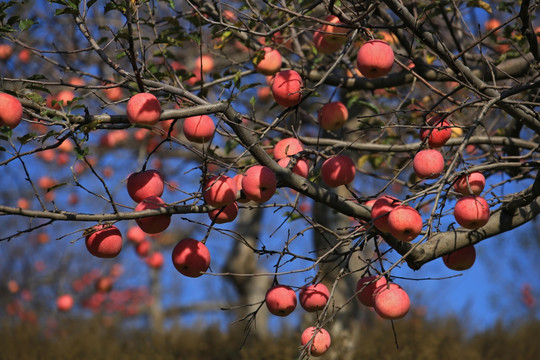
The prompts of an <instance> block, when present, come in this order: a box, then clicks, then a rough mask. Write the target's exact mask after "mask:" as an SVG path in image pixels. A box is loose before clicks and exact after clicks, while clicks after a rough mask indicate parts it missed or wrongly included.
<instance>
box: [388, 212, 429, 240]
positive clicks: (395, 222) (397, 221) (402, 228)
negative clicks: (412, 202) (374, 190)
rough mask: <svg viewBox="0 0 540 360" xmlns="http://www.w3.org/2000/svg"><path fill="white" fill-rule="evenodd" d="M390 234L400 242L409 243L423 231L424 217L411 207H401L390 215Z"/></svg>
mask: <svg viewBox="0 0 540 360" xmlns="http://www.w3.org/2000/svg"><path fill="white" fill-rule="evenodd" d="M388 228H389V229H390V234H391V235H392V236H393V237H395V238H396V239H398V240H401V241H405V242H409V241H412V240H414V239H415V238H416V237H417V236H418V235H420V232H421V231H422V216H420V213H419V212H418V211H417V210H416V209H415V208H413V207H411V206H409V205H399V206H396V207H395V208H393V209H392V211H390V214H389V215H388Z"/></svg>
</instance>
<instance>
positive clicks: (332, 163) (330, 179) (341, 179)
mask: <svg viewBox="0 0 540 360" xmlns="http://www.w3.org/2000/svg"><path fill="white" fill-rule="evenodd" d="M355 175H356V167H355V166H354V162H353V161H352V159H351V158H350V157H348V156H347V155H336V156H333V157H331V158H329V159H327V160H326V161H325V162H324V163H323V164H322V166H321V177H322V179H323V181H324V183H325V184H326V185H328V186H330V187H338V186H340V185H347V184H350V183H351V182H352V181H353V180H354V176H355Z"/></svg>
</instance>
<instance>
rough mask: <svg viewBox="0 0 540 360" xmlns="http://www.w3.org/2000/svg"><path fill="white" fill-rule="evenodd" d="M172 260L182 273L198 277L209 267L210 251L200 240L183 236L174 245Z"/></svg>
mask: <svg viewBox="0 0 540 360" xmlns="http://www.w3.org/2000/svg"><path fill="white" fill-rule="evenodd" d="M172 262H173V264H174V267H175V268H176V270H178V271H179V272H180V273H181V274H182V275H185V276H188V277H192V278H195V277H199V276H201V275H202V274H203V273H204V272H205V271H206V270H208V268H209V267H210V252H209V251H208V248H207V247H206V245H204V244H203V243H202V242H200V241H197V240H195V239H192V238H185V239H182V240H180V241H179V242H178V244H176V246H175V247H174V249H173V252H172Z"/></svg>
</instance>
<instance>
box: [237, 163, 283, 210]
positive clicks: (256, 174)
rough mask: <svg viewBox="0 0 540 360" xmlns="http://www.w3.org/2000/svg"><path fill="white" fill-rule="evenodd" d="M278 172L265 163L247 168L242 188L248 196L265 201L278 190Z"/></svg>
mask: <svg viewBox="0 0 540 360" xmlns="http://www.w3.org/2000/svg"><path fill="white" fill-rule="evenodd" d="M276 186H277V179H276V174H274V172H273V171H272V170H270V168H268V167H266V166H263V165H255V166H252V167H250V168H249V169H247V171H246V173H245V174H244V177H242V190H243V191H244V193H245V194H246V196H247V197H248V198H250V199H251V200H254V201H256V202H258V203H263V202H266V201H268V200H270V198H271V197H272V196H273V195H274V193H275V192H276Z"/></svg>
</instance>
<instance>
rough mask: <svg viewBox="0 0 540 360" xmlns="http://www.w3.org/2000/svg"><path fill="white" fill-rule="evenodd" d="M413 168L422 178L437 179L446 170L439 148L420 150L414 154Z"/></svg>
mask: <svg viewBox="0 0 540 360" xmlns="http://www.w3.org/2000/svg"><path fill="white" fill-rule="evenodd" d="M413 169H414V172H415V173H416V176H418V177H419V178H420V179H435V178H437V177H439V176H440V175H441V174H442V172H443V171H444V158H443V156H442V154H441V153H440V152H439V151H438V150H435V149H427V150H420V151H419V152H417V153H416V155H415V156H414V159H413Z"/></svg>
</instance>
